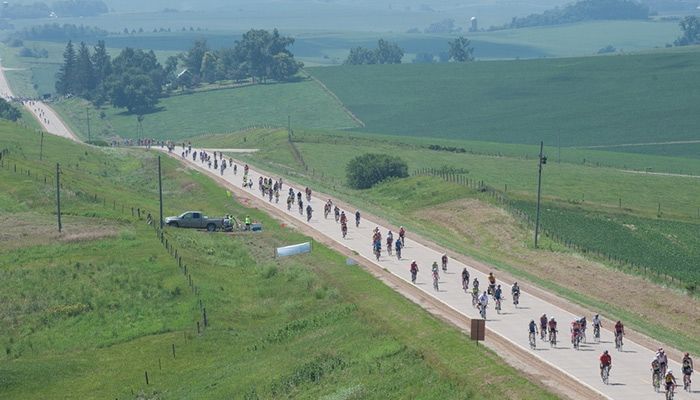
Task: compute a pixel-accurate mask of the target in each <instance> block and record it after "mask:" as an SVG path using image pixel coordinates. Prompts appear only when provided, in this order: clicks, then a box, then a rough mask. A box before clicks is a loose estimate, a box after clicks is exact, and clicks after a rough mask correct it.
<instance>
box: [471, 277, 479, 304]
mask: <svg viewBox="0 0 700 400" xmlns="http://www.w3.org/2000/svg"><path fill="white" fill-rule="evenodd" d="M477 283H478V281H477ZM478 303H479V285H476V286H474V287H472V306H474V307H476V305H477V304H478Z"/></svg>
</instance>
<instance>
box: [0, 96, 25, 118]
mask: <svg viewBox="0 0 700 400" xmlns="http://www.w3.org/2000/svg"><path fill="white" fill-rule="evenodd" d="M21 117H22V113H21V112H20V111H19V109H18V108H17V107H15V106H13V105H12V104H10V102H8V101H6V100H5V99H3V98H0V118H2V119H7V120H10V121H17V120H18V119H20V118H21Z"/></svg>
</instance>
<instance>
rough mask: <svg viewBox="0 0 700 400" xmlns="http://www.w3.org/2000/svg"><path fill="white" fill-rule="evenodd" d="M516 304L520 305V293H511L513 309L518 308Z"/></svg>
mask: <svg viewBox="0 0 700 400" xmlns="http://www.w3.org/2000/svg"><path fill="white" fill-rule="evenodd" d="M518 304H520V293H513V305H514V306H515V308H518Z"/></svg>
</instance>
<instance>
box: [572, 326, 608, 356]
mask: <svg viewBox="0 0 700 400" xmlns="http://www.w3.org/2000/svg"><path fill="white" fill-rule="evenodd" d="M580 337H581V321H579V320H578V319H575V320H574V321H573V322H572V323H571V343H572V344H573V345H574V347H576V348H578V341H579V339H580ZM606 353H607V350H606Z"/></svg>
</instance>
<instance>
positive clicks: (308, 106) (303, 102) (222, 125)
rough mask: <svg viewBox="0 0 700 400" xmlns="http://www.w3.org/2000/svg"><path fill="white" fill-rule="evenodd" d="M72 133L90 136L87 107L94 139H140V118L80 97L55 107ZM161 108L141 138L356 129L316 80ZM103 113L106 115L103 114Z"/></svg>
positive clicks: (203, 96)
mask: <svg viewBox="0 0 700 400" xmlns="http://www.w3.org/2000/svg"><path fill="white" fill-rule="evenodd" d="M55 106H56V109H57V110H58V111H59V112H60V113H61V115H62V116H63V118H64V120H65V121H66V122H67V123H68V125H70V126H71V128H72V129H73V130H74V132H76V133H78V134H79V135H80V136H81V137H84V138H87V117H86V111H85V110H86V108H88V109H90V113H91V114H92V118H91V119H90V124H91V125H90V128H91V132H92V134H93V138H94V137H101V138H111V137H122V138H137V137H138V136H139V133H138V121H137V116H136V115H129V114H127V113H126V112H125V111H124V110H122V109H114V108H111V107H104V108H102V109H95V108H94V107H92V106H91V105H89V104H88V103H87V102H86V101H84V100H81V99H69V100H64V101H61V102H58V103H56V104H55ZM158 107H159V110H158V111H156V112H154V113H151V114H146V115H144V120H143V123H142V129H143V137H153V138H158V139H180V138H184V137H189V136H194V135H198V134H203V133H211V132H233V131H237V130H240V129H244V128H247V127H249V126H253V125H273V126H287V122H288V119H287V118H288V117H291V122H292V126H293V127H296V126H311V127H314V128H319V129H343V128H351V127H355V126H356V125H355V122H354V121H353V120H352V119H351V118H350V117H349V116H348V114H347V113H346V112H345V110H344V109H343V108H342V107H340V106H339V105H338V104H337V103H336V102H335V101H333V99H332V98H331V97H330V95H328V94H327V93H326V92H324V91H323V90H322V89H321V87H320V86H319V85H318V84H316V83H315V82H312V81H302V82H295V83H285V84H274V85H255V86H248V87H240V88H234V89H221V90H211V91H207V92H197V93H193V94H183V95H174V96H171V97H167V98H164V99H162V100H161V102H160V103H159V105H158ZM103 113H104V114H103Z"/></svg>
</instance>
